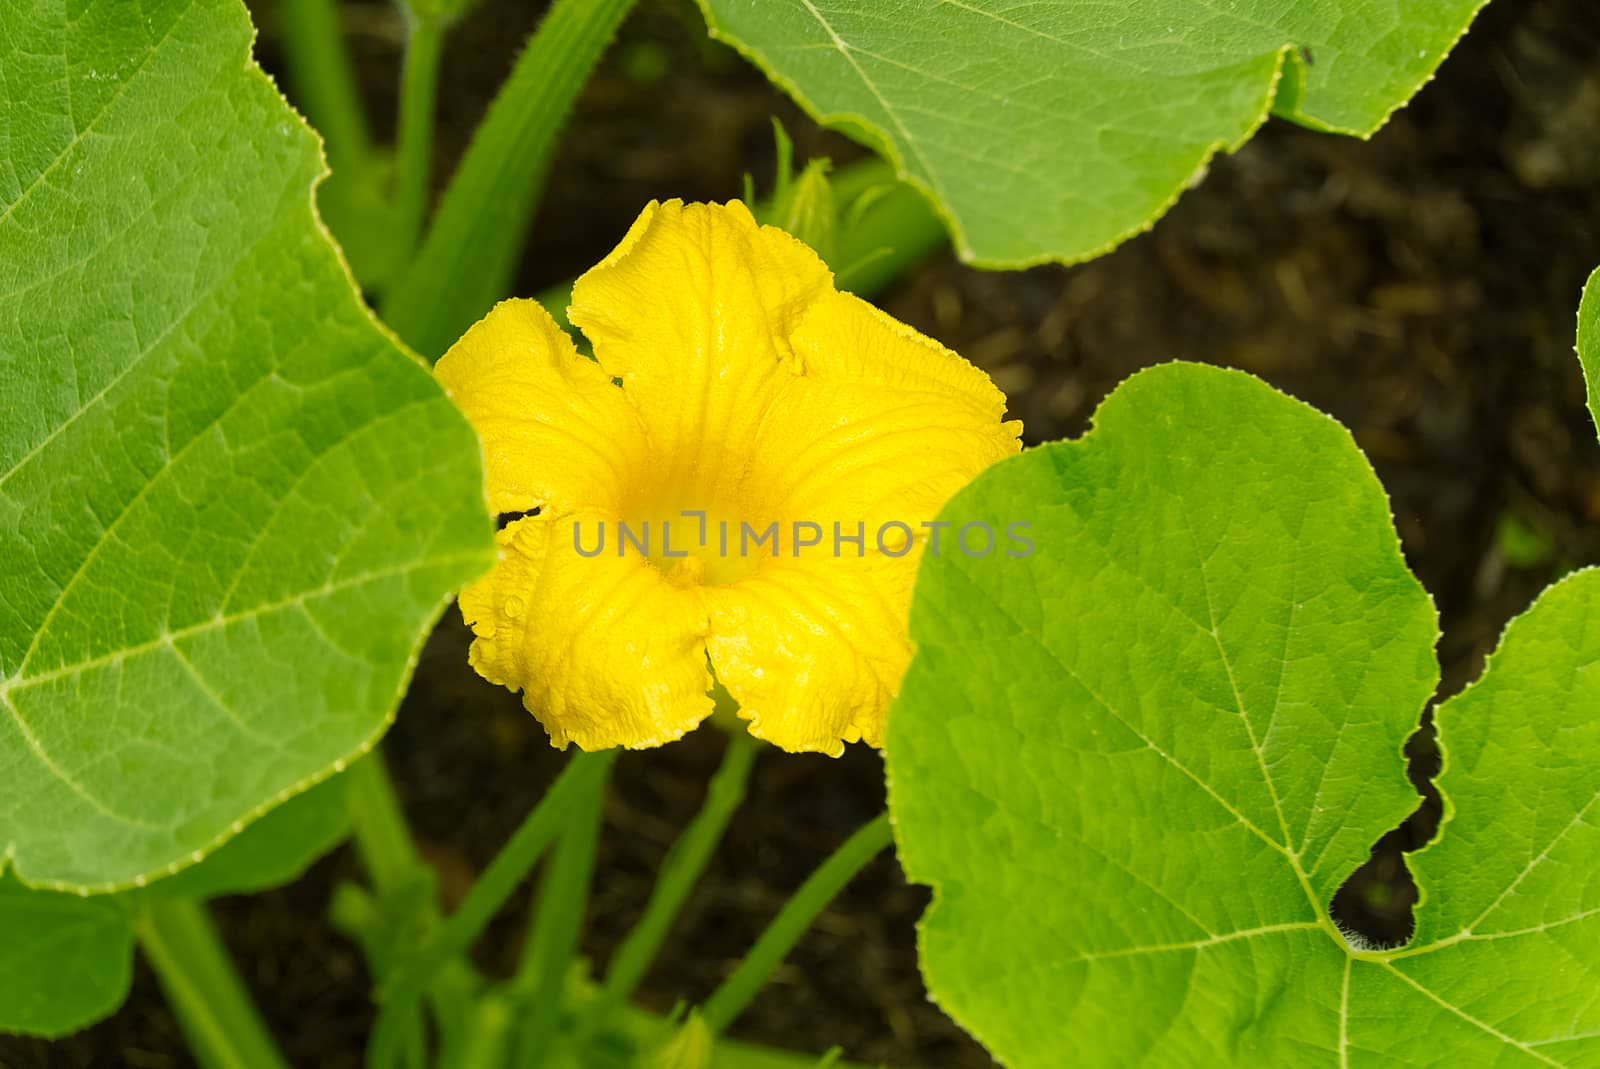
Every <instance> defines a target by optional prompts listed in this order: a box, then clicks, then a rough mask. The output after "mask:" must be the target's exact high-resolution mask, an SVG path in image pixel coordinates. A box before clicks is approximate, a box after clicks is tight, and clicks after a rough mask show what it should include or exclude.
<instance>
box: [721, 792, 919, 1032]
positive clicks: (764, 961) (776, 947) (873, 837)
mask: <svg viewBox="0 0 1600 1069" xmlns="http://www.w3.org/2000/svg"><path fill="white" fill-rule="evenodd" d="M889 843H890V832H889V814H887V813H884V814H881V815H880V816H878V818H877V819H875V820H873V821H872V822H871V823H870V824H866V825H863V826H862V827H861V828H859V829H857V831H856V833H855V834H854V835H852V836H850V838H848V839H846V840H845V843H844V845H843V846H841V847H839V849H837V850H835V851H834V852H833V854H832V855H831V856H830V857H829V858H828V860H826V861H824V862H823V863H822V864H821V866H819V867H818V868H817V870H816V871H815V872H813V873H812V874H811V875H810V876H808V877H807V878H806V882H805V883H803V884H801V885H800V889H799V890H798V891H796V892H795V893H794V895H793V897H791V898H790V899H789V901H787V902H785V903H784V904H783V908H782V909H781V910H779V911H778V915H777V916H776V917H774V918H773V920H772V923H771V924H769V925H767V930H766V931H764V932H762V933H761V938H759V939H757V940H756V945H755V946H753V947H751V948H750V953H748V954H746V955H745V958H744V961H742V962H740V963H739V967H738V968H737V969H735V970H734V971H733V975H732V976H730V977H728V978H727V979H726V980H724V981H723V982H722V986H720V987H718V988H717V989H716V991H714V992H712V995H711V997H710V998H709V999H707V1000H706V1002H705V1005H704V1006H702V1007H701V1008H700V1016H701V1018H702V1019H703V1020H704V1021H705V1023H706V1025H707V1027H709V1028H710V1029H711V1031H712V1032H713V1033H721V1032H722V1031H724V1030H725V1029H726V1028H727V1027H728V1026H729V1025H730V1024H732V1023H733V1022H734V1020H735V1019H736V1018H737V1017H738V1016H739V1014H741V1013H743V1012H744V1009H745V1007H746V1006H748V1005H749V1004H750V1000H751V999H753V998H755V997H756V993H757V992H758V991H760V990H761V988H762V985H764V984H765V983H766V982H767V978H768V977H769V976H771V975H772V970H774V969H776V968H777V967H778V964H779V963H780V962H781V961H783V959H784V958H785V957H786V956H787V955H788V953H789V951H790V950H791V949H793V947H794V945H795V943H797V942H799V941H800V936H801V935H803V934H805V930H806V929H807V928H809V927H811V922H812V921H814V920H815V919H816V917H817V914H818V913H821V912H822V909H823V907H824V906H826V905H827V904H828V903H829V902H830V901H832V899H833V896H834V895H836V894H838V893H839V892H840V891H841V890H843V889H844V885H845V884H847V883H849V882H850V881H851V880H852V879H853V878H854V877H855V875H856V873H858V872H860V871H861V869H862V868H863V867H865V865H866V863H867V862H869V861H871V860H872V859H873V858H874V857H877V856H878V854H879V852H880V851H882V850H883V849H884V848H885V847H887V846H888V845H889Z"/></svg>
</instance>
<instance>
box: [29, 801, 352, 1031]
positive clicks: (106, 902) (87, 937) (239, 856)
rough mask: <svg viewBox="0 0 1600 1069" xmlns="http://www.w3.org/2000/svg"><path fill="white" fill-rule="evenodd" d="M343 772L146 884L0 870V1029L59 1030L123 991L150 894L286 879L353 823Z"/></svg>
mask: <svg viewBox="0 0 1600 1069" xmlns="http://www.w3.org/2000/svg"><path fill="white" fill-rule="evenodd" d="M347 794H348V792H347V790H346V777H344V776H334V777H333V778H332V779H329V780H325V781H324V782H322V783H319V784H317V785H316V786H315V787H313V788H311V789H310V790H308V791H306V792H305V793H304V794H301V795H298V796H296V797H295V798H292V799H290V800H289V801H287V802H285V803H284V804H283V805H281V806H279V807H278V808H276V809H274V810H272V812H270V813H268V814H267V815H266V816H264V817H262V818H261V819H260V820H258V821H256V822H255V823H254V824H251V825H250V826H249V827H247V828H246V829H245V830H244V831H242V832H240V833H239V834H238V835H236V836H235V837H234V838H232V839H230V840H229V841H228V843H227V844H226V845H225V846H223V847H222V848H221V849H220V850H218V851H217V852H216V853H214V854H211V855H210V856H208V857H207V858H206V859H205V860H204V861H202V862H200V863H199V864H198V865H194V866H191V867H189V868H186V869H184V870H183V871H182V872H180V873H178V874H177V875H176V876H172V877H169V878H167V879H164V880H158V881H156V882H155V883H153V884H150V885H149V886H148V887H144V888H137V889H134V890H130V891H124V892H122V893H120V894H113V895H96V896H93V897H88V896H84V895H78V894H70V893H63V892H59V891H43V890H37V889H34V888H29V887H24V886H23V885H22V884H20V883H18V882H17V881H16V880H15V879H13V878H11V877H0V1032H5V1031H9V1032H25V1033H30V1034H35V1035H45V1036H59V1035H64V1034H66V1033H68V1032H72V1031H75V1030H77V1029H79V1028H83V1027H85V1026H87V1025H89V1024H92V1023H93V1022H95V1021H97V1020H99V1019H100V1018H102V1017H105V1016H107V1015H109V1014H110V1013H112V1012H113V1011H115V1010H116V1008H117V1007H118V1006H120V1005H121V1004H122V1001H123V999H124V998H126V997H127V994H128V978H129V974H130V970H131V960H132V954H133V944H134V930H135V927H136V925H137V922H138V918H139V915H140V913H141V912H142V911H143V910H144V909H145V908H146V906H148V905H149V904H151V903H153V902H156V901H159V900H163V899H170V898H194V899H206V898H214V897H216V896H218V895H231V894H251V893H255V892H258V891H266V890H270V889H272V888H274V887H279V886H282V885H283V884H286V883H291V882H293V881H294V880H296V879H298V878H299V877H300V875H301V874H302V873H303V872H305V870H306V869H307V868H309V867H310V865H311V863H312V862H314V861H316V860H317V859H318V858H319V857H321V856H322V855H323V854H326V853H327V852H328V851H329V850H332V849H333V848H334V847H335V846H336V845H338V843H339V842H340V841H341V840H342V839H343V838H344V837H345V834H346V833H347V832H348V830H349V824H350V822H349V817H348V814H347V810H346V802H347V800H348V799H347Z"/></svg>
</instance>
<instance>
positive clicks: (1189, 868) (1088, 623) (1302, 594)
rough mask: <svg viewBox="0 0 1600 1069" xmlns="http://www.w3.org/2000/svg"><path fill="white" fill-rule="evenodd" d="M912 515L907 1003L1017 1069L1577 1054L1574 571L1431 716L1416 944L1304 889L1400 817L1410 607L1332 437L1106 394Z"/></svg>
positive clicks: (1221, 389)
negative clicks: (1023, 533)
mask: <svg viewBox="0 0 1600 1069" xmlns="http://www.w3.org/2000/svg"><path fill="white" fill-rule="evenodd" d="M941 518H942V519H945V520H948V521H949V522H950V523H951V524H952V526H953V527H954V528H959V527H961V526H962V525H964V524H967V523H978V522H984V523H988V524H991V525H996V524H1010V523H1016V522H1022V523H1029V524H1031V525H1032V528H1031V535H1030V537H1031V538H1032V540H1033V542H1034V544H1035V550H1034V552H1033V553H1032V554H1031V555H1029V556H1027V557H1025V558H1008V557H1004V556H1000V555H991V556H989V557H985V558H982V559H976V558H970V557H966V556H963V555H961V554H959V553H955V554H950V553H947V554H942V555H940V556H937V557H933V556H930V557H929V558H927V559H926V560H925V563H924V564H923V567H922V571H921V573H920V575H919V578H918V585H917V590H916V595H915V601H914V605H913V609H912V633H913V637H914V639H915V640H916V643H917V655H916V659H915V660H914V662H913V663H912V666H911V668H910V670H909V672H908V674H907V677H906V680H905V682H904V684H903V686H902V690H901V695H900V699H899V701H898V702H897V704H896V705H895V708H894V710H893V712H892V715H891V717H890V721H889V732H888V740H887V761H888V770H889V776H890V784H891V790H890V809H891V811H892V813H893V816H894V818H895V821H896V829H897V835H898V840H899V845H900V850H901V858H902V860H903V862H904V864H905V866H906V870H907V872H908V873H909V874H910V875H911V876H912V878H913V879H917V880H920V881H923V882H925V883H929V884H931V885H932V886H933V887H934V890H935V900H934V903H933V905H932V906H931V907H930V908H929V910H928V913H927V916H926V918H925V919H924V921H923V928H922V944H921V949H922V965H923V971H924V974H925V976H926V978H927V982H928V986H929V990H930V991H931V992H932V994H933V996H934V997H935V998H936V999H937V1000H938V1001H939V1002H940V1003H941V1005H943V1006H944V1007H945V1009H946V1010H948V1011H949V1012H950V1013H951V1015H952V1016H954V1017H955V1018H956V1019H957V1020H958V1021H960V1022H961V1023H962V1024H964V1025H965V1026H966V1027H968V1028H969V1029H970V1030H971V1031H972V1032H973V1033H974V1034H975V1035H976V1036H977V1037H978V1038H979V1039H981V1040H982V1041H983V1042H984V1043H985V1044H987V1045H988V1046H989V1047H990V1049H991V1050H992V1051H993V1052H994V1054H995V1056H996V1057H997V1058H998V1059H999V1060H1000V1061H1001V1062H1002V1063H1004V1064H1006V1065H1008V1066H1011V1067H1013V1069H1028V1067H1045V1066H1059V1065H1062V1064H1072V1065H1077V1066H1085V1067H1094V1066H1106V1067H1124V1066H1129V1065H1162V1066H1166V1065H1171V1066H1191V1065H1192V1066H1202V1065H1203V1066H1208V1067H1210V1066H1219V1067H1220V1066H1239V1067H1246V1066H1249V1067H1256V1066H1268V1065H1270V1066H1278V1065H1284V1066H1290V1065H1292V1066H1304V1067H1313V1066H1327V1067H1330V1069H1332V1067H1339V1069H1346V1067H1351V1066H1374V1067H1376V1066H1393V1065H1406V1066H1435V1065H1437V1066H1446V1065H1449V1066H1458V1065H1473V1066H1478V1065H1485V1066H1487V1065H1503V1066H1510V1065H1529V1066H1537V1065H1555V1066H1574V1067H1576V1066H1592V1065H1594V1064H1596V1063H1597V1060H1600V1000H1597V999H1596V998H1595V997H1594V992H1595V991H1597V990H1600V879H1596V878H1595V872H1596V871H1597V870H1596V861H1597V859H1600V802H1597V798H1600V718H1597V717H1596V715H1595V713H1596V710H1597V709H1600V571H1588V572H1582V573H1579V574H1577V575H1574V576H1572V577H1569V578H1568V579H1567V580H1565V581H1564V582H1562V583H1560V584H1558V585H1556V586H1555V587H1553V588H1552V589H1551V590H1549V591H1548V592H1546V593H1545V595H1544V596H1543V597H1541V598H1540V599H1539V601H1538V602H1537V604H1535V606H1534V607H1533V608H1532V609H1530V610H1529V611H1528V612H1527V613H1526V614H1525V615H1524V616H1523V617H1521V618H1520V619H1518V620H1517V621H1516V622H1514V623H1513V624H1512V625H1511V627H1510V628H1509V629H1508V630H1507V632H1506V635H1505V637H1504V639H1503V641H1502V643H1501V646H1500V649H1499V651H1498V652H1497V653H1496V654H1495V655H1494V657H1493V658H1492V659H1491V662H1490V665H1489V668H1488V669H1487V671H1486V673H1485V675H1484V678H1483V680H1482V681H1481V682H1479V683H1478V684H1477V685H1475V686H1474V687H1472V688H1470V689H1469V690H1467V691H1466V692H1464V693H1463V694H1461V695H1459V696H1458V697H1456V698H1453V699H1451V700H1450V701H1447V702H1445V703H1444V704H1443V705H1442V706H1441V707H1440V708H1439V710H1438V714H1437V723H1438V730H1439V738H1440V742H1441V745H1442V747H1443V749H1444V752H1445V755H1446V767H1445V771H1444V773H1443V775H1442V777H1441V779H1440V787H1441V790H1442V791H1443V794H1444V797H1445V799H1446V804H1447V806H1448V814H1449V815H1448V818H1447V820H1446V821H1445V824H1444V826H1443V828H1442V830H1441V832H1440V835H1439V839H1438V840H1437V841H1436V842H1435V843H1434V844H1433V845H1432V846H1431V847H1430V848H1428V849H1427V850H1426V851H1424V852H1423V853H1421V854H1420V855H1419V856H1418V857H1417V859H1416V861H1415V869H1416V871H1417V875H1418V881H1419V883H1420V885H1421V887H1422V890H1423V893H1424V899H1423V901H1422V903H1421V904H1420V906H1419V907H1418V926H1417V933H1416V936H1415V938H1414V939H1413V940H1412V942H1411V944H1409V945H1408V946H1406V947H1404V948H1389V949H1383V948H1373V947H1366V946H1363V945H1361V944H1360V942H1359V940H1352V939H1349V938H1347V937H1346V936H1345V935H1344V934H1342V933H1341V932H1340V931H1339V930H1338V929H1337V927H1336V925H1335V924H1334V923H1333V921H1332V919H1331V917H1330V915H1329V902H1330V900H1331V899H1332V897H1333V894H1334V891H1335V890H1337V889H1338V887H1339V886H1340V884H1341V883H1342V882H1343V881H1344V880H1345V879H1346V878H1347V877H1348V876H1349V875H1350V874H1351V872H1352V871H1353V870H1354V869H1355V868H1356V867H1357V866H1358V865H1359V864H1360V863H1361V862H1363V861H1364V860H1365V859H1366V857H1367V856H1368V852H1369V850H1370V847H1371V845H1372V844H1373V843H1374V842H1375V841H1376V840H1377V839H1378V838H1379V837H1380V836H1381V835H1383V834H1384V833H1385V832H1387V831H1388V830H1390V829H1391V828H1392V827H1394V826H1395V825H1397V824H1398V823H1399V822H1400V821H1401V820H1402V819H1403V818H1404V817H1405V816H1406V815H1407V813H1408V812H1410V811H1411V810H1412V809H1414V808H1415V807H1416V805H1417V804H1418V799H1417V797H1416V795H1415V793H1414V792H1413V790H1412V789H1411V787H1410V786H1409V784H1408V783H1407V781H1406V777H1405V766H1404V762H1403V759H1402V757H1401V752H1400V748H1401V744H1402V742H1403V741H1404V739H1405V738H1406V737H1407V735H1409V734H1410V733H1411V732H1412V731H1413V730H1415V728H1416V726H1417V723H1418V718H1419V716H1420V714H1421V711H1422V708H1423V705H1424V703H1425V702H1426V701H1427V699H1428V697H1429V696H1430V694H1431V693H1432V692H1433V690H1434V687H1435V685H1436V683H1437V676H1438V673H1437V666H1436V664H1435V661H1434V656H1433V645H1434V640H1435V638H1436V634H1437V625H1436V617H1435V614H1434V610H1433V607H1432V605H1431V603H1430V601H1429V599H1428V597H1427V595H1426V594H1425V593H1424V591H1423V590H1422V588H1421V586H1420V585H1419V584H1418V583H1417V581H1416V580H1415V579H1414V578H1413V577H1412V575H1411V574H1410V572H1409V571H1408V570H1407V569H1406V566H1405V563H1404V561H1403V560H1402V558H1401V556H1400V551H1399V545H1398V540H1397V538H1396V536H1395V532H1394V528H1393V524H1392V522H1391V520H1390V517H1389V512H1388V508H1387V502H1386V500H1385V497H1384V494H1383V491H1382V488H1381V487H1380V486H1379V484H1378V482H1377V479H1376V478H1375V476H1374V475H1373V473H1372V470H1371V468H1370V467H1369V466H1368V465H1367V463H1366V460H1365V459H1364V458H1363V457H1362V455H1361V453H1360V452H1359V450H1358V449H1357V448H1356V446H1355V444H1354V442H1353V441H1352V440H1351V438H1350V436H1349V435H1348V434H1347V433H1346V432H1345V431H1344V429H1343V428H1341V427H1339V426H1338V425H1337V424H1336V423H1334V422H1333V421H1332V420H1330V419H1328V418H1327V417H1325V416H1322V415H1321V414H1319V413H1317V412H1315V411H1313V410H1312V409H1310V408H1307V407H1306V406H1304V405H1301V404H1300V403H1298V402H1296V401H1293V400H1290V399H1288V398H1286V397H1284V396H1282V395H1281V394H1278V393H1276V392H1275V391H1273V390H1272V389H1271V388H1269V387H1267V386H1266V385H1264V384H1263V383H1261V382H1259V381H1258V380H1256V379H1253V378H1251V377H1249V376H1247V375H1243V374H1240V373H1238V372H1230V371H1220V370H1217V369H1213V368H1206V367H1201V366H1198V365H1167V366H1164V367H1161V368H1157V369H1154V370H1152V371H1148V372H1145V373H1142V374H1140V375H1137V376H1135V377H1134V378H1132V379H1130V380H1129V381H1128V382H1126V383H1124V384H1123V385H1122V386H1121V387H1120V388H1119V389H1118V390H1117V391H1116V392H1115V393H1114V394H1113V395H1112V396H1111V397H1110V398H1109V399H1108V400H1107V401H1106V402H1105V404H1104V405H1103V406H1102V407H1101V409H1100V411H1099V412H1098V414H1097V416H1096V422H1095V429H1094V430H1093V432H1091V433H1090V434H1088V435H1086V436H1085V437H1084V438H1083V439H1081V440H1079V441H1076V442H1063V443H1058V444H1054V445H1050V446H1045V447H1043V448H1041V449H1036V450H1032V451H1030V452H1028V453H1025V454H1023V455H1022V456H1020V457H1018V458H1015V459H1013V460H1009V461H1006V462H1004V463H1002V464H1000V465H998V466H996V467H995V468H993V469H991V470H990V471H988V472H987V473H985V474H984V475H982V476H980V477H979V478H978V479H977V480H976V482H975V483H974V484H973V485H971V486H970V487H968V488H967V489H966V490H965V491H963V492H962V493H961V494H959V495H958V496H957V498H956V499H955V500H954V501H952V502H951V504H950V505H949V507H948V508H947V509H946V511H945V513H944V515H943V516H942V517H941Z"/></svg>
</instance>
